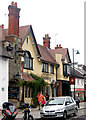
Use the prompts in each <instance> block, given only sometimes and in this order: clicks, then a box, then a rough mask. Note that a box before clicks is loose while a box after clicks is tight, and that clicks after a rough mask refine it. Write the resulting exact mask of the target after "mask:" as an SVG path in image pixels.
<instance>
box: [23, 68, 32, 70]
mask: <svg viewBox="0 0 86 120" xmlns="http://www.w3.org/2000/svg"><path fill="white" fill-rule="evenodd" d="M23 69H28V70H33V68H32V69H30V68H25V67H24V68H23Z"/></svg>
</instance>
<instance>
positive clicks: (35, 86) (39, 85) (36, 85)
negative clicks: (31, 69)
mask: <svg viewBox="0 0 86 120" xmlns="http://www.w3.org/2000/svg"><path fill="white" fill-rule="evenodd" d="M30 75H31V76H32V78H33V79H34V80H33V81H28V82H27V86H28V87H30V88H32V98H33V102H34V104H35V105H37V95H38V92H41V91H42V90H43V88H44V87H45V86H46V85H47V83H45V81H44V79H43V78H42V77H39V76H37V75H35V74H33V73H31V74H30Z"/></svg>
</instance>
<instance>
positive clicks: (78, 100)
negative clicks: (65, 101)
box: [75, 95, 80, 108]
mask: <svg viewBox="0 0 86 120" xmlns="http://www.w3.org/2000/svg"><path fill="white" fill-rule="evenodd" d="M75 100H76V105H77V106H78V108H80V106H79V103H80V98H79V95H78V96H76V98H75Z"/></svg>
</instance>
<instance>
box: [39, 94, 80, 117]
mask: <svg viewBox="0 0 86 120" xmlns="http://www.w3.org/2000/svg"><path fill="white" fill-rule="evenodd" d="M70 114H73V115H77V114H78V108H77V106H76V102H75V100H74V99H73V98H72V97H70V96H65V97H53V98H51V99H50V100H49V101H48V102H47V103H46V104H45V105H44V107H43V108H42V110H41V111H40V116H41V119H44V118H57V117H63V118H64V119H66V118H67V115H70Z"/></svg>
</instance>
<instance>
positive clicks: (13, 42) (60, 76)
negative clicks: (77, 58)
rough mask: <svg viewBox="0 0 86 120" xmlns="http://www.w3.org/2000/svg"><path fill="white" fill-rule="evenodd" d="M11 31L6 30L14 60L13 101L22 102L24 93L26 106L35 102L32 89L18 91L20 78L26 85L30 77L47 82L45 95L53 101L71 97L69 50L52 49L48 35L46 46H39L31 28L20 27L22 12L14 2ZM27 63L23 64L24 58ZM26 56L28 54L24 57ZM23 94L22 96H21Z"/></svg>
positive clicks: (10, 21)
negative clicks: (35, 76) (66, 96)
mask: <svg viewBox="0 0 86 120" xmlns="http://www.w3.org/2000/svg"><path fill="white" fill-rule="evenodd" d="M8 10H9V24H8V29H3V42H4V47H5V48H6V49H7V50H8V52H9V53H10V54H12V55H13V57H14V59H13V60H10V65H9V67H10V69H9V79H10V83H9V96H10V99H18V100H19V101H20V100H21V97H22V92H23V94H24V96H23V99H24V101H25V102H27V101H28V102H29V103H30V102H31V89H30V88H27V87H26V86H24V87H23V89H21V88H20V87H16V86H15V83H16V80H17V79H16V77H17V76H18V75H19V76H21V78H22V79H23V80H24V81H26V82H27V81H30V80H33V79H32V78H31V76H30V73H33V74H36V75H37V76H40V77H42V78H43V79H44V81H45V82H47V83H48V85H47V86H46V87H45V88H44V90H43V91H42V93H43V94H44V93H45V92H47V93H48V94H49V96H50V97H54V96H65V95H69V75H70V63H71V60H70V55H69V51H68V48H62V47H61V45H57V46H56V47H55V49H54V50H52V49H51V47H50V39H51V38H50V37H49V35H48V34H45V36H44V37H43V45H39V44H37V41H36V38H35V35H34V32H33V29H32V26H31V25H27V26H21V27H20V26H19V17H20V16H19V13H20V9H19V8H18V7H17V3H14V2H12V3H11V5H9V7H8ZM18 52H19V53H22V55H23V57H24V63H23V64H22V63H21V61H20V58H21V56H20V54H18ZM23 53H24V54H23ZM18 91H19V92H18Z"/></svg>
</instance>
